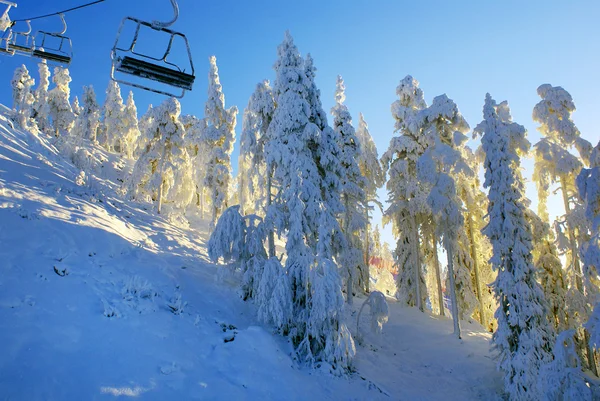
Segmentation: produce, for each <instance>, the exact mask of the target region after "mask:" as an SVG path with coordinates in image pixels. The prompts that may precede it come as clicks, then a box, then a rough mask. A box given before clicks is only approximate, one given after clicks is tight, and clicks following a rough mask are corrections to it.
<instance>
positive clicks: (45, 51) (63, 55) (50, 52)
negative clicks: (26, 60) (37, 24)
mask: <svg viewBox="0 0 600 401" xmlns="http://www.w3.org/2000/svg"><path fill="white" fill-rule="evenodd" d="M59 17H60V19H61V21H62V23H63V30H62V31H60V32H46V31H38V32H37V33H36V34H35V46H34V48H33V52H32V53H31V55H32V56H33V57H37V58H40V59H43V60H47V61H48V62H50V63H51V64H56V65H58V66H60V67H65V66H69V65H70V64H71V59H72V54H73V53H72V51H73V50H72V48H73V45H72V43H71V39H70V38H69V37H68V36H65V32H67V22H66V21H65V16H64V15H63V14H59ZM48 41H50V42H53V43H48ZM55 43H58V45H56V44H55Z"/></svg>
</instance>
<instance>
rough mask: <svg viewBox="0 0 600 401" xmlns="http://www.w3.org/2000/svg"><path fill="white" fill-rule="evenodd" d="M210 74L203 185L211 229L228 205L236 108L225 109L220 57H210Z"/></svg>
mask: <svg viewBox="0 0 600 401" xmlns="http://www.w3.org/2000/svg"><path fill="white" fill-rule="evenodd" d="M209 61H210V70H209V73H208V100H207V101H206V105H205V106H204V116H205V119H206V122H207V124H208V127H207V128H206V130H205V132H204V135H205V141H206V143H207V145H208V153H209V154H208V157H207V160H206V175H205V177H204V185H205V186H206V187H207V189H208V191H209V193H210V198H211V201H212V208H211V230H212V228H213V227H214V225H215V224H216V222H217V219H218V218H219V215H220V214H221V212H222V211H223V210H224V209H225V208H226V207H227V199H228V195H229V194H228V191H229V183H230V181H231V152H232V151H233V143H234V141H235V125H236V116H237V113H238V109H237V107H235V106H233V107H230V108H229V109H225V95H224V94H223V88H222V86H221V82H220V80H219V70H218V68H217V58H216V57H215V56H211V57H210V59H209Z"/></svg>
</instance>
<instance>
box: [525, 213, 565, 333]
mask: <svg viewBox="0 0 600 401" xmlns="http://www.w3.org/2000/svg"><path fill="white" fill-rule="evenodd" d="M526 216H527V219H528V220H529V223H530V224H531V229H532V234H533V245H534V247H533V259H534V264H535V267H536V268H537V276H538V281H539V282H540V284H541V286H542V289H543V290H544V297H545V298H546V301H547V302H548V309H549V312H550V314H549V315H548V319H550V322H551V323H552V325H553V326H554V329H555V331H556V332H557V333H559V332H561V331H564V330H567V329H568V328H569V317H568V313H567V308H566V307H565V306H566V305H567V301H566V299H567V281H566V279H565V275H564V273H563V269H562V263H561V261H560V259H559V257H558V252H557V250H556V244H555V239H554V235H553V233H552V231H551V229H550V226H549V225H548V223H546V222H545V221H543V220H542V219H541V218H540V217H539V216H538V215H536V214H535V213H534V212H533V211H532V210H530V209H529V210H526Z"/></svg>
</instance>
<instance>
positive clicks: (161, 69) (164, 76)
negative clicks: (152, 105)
mask: <svg viewBox="0 0 600 401" xmlns="http://www.w3.org/2000/svg"><path fill="white" fill-rule="evenodd" d="M171 5H172V6H173V12H174V17H173V19H172V20H171V21H167V22H160V21H153V22H146V21H142V20H140V19H138V18H134V17H125V18H123V20H122V21H121V25H120V26H119V30H118V31H117V38H116V39H115V44H114V46H113V48H112V51H111V54H110V57H111V60H112V63H111V71H110V78H111V79H112V80H113V81H115V82H118V83H121V84H124V85H129V86H133V87H135V88H139V89H143V90H147V91H150V92H154V93H158V94H162V95H165V96H173V97H176V98H182V97H183V96H184V94H185V91H186V90H192V85H193V84H194V80H195V75H194V63H193V61H192V52H191V50H190V45H189V43H188V40H187V38H186V36H185V35H184V34H183V33H181V32H176V31H173V30H171V29H169V28H168V27H169V26H171V25H172V24H173V23H174V22H175V21H177V18H178V17H179V7H178V5H177V1H176V0H171ZM127 21H131V22H133V23H135V24H136V25H137V26H136V29H135V33H134V35H133V39H132V41H131V44H130V45H129V47H128V48H121V47H119V39H120V37H121V32H122V30H123V27H124V26H125V24H126V22H127ZM142 26H144V27H147V28H150V29H152V30H154V31H156V32H164V33H166V34H168V35H170V38H169V44H168V46H167V49H166V50H165V53H164V54H163V56H162V57H152V56H148V55H145V54H142V53H138V52H136V51H135V45H136V44H137V40H138V37H139V33H140V28H141V27H142ZM175 37H180V38H181V39H183V42H184V43H185V47H186V50H187V55H188V60H189V63H190V68H191V73H190V74H188V73H186V72H184V70H182V69H181V68H180V67H179V66H178V65H177V64H175V63H171V62H169V61H167V57H168V56H169V54H170V53H171V47H172V45H173V40H174V39H175ZM119 52H120V53H129V54H131V55H133V56H137V58H136V57H132V56H128V55H124V56H120V55H119ZM155 62H161V63H162V65H160V64H157V63H155ZM170 67H173V68H170ZM116 72H119V73H124V74H129V75H134V76H137V77H140V78H146V79H149V80H151V81H155V82H159V83H161V84H165V85H169V86H172V87H175V88H179V89H181V94H179V95H177V94H175V93H170V92H167V91H165V90H159V89H155V88H151V87H149V86H146V85H142V84H139V83H135V82H131V81H126V80H124V79H119V78H117V77H116V76H115V73H116Z"/></svg>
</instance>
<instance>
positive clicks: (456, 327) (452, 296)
mask: <svg viewBox="0 0 600 401" xmlns="http://www.w3.org/2000/svg"><path fill="white" fill-rule="evenodd" d="M445 237H446V235H445V234H444V245H445V248H446V255H447V256H448V277H449V278H450V301H451V302H452V321H453V322H454V334H455V335H456V337H457V338H458V339H459V340H460V322H459V319H458V305H457V304H456V285H455V284H454V249H453V247H452V246H451V245H450V241H448V240H447V239H446V238H445Z"/></svg>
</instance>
